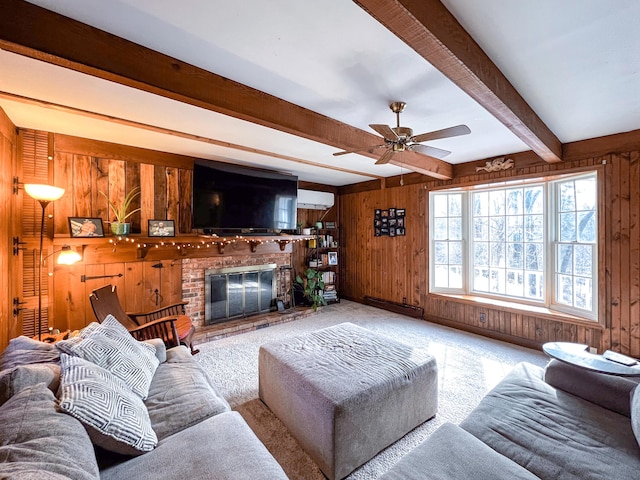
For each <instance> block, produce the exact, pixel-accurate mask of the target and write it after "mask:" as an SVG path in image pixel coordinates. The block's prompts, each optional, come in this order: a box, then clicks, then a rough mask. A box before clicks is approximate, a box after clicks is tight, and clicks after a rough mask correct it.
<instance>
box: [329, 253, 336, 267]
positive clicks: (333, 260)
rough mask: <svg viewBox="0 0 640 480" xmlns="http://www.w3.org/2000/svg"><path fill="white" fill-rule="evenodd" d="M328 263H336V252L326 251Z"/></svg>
mask: <svg viewBox="0 0 640 480" xmlns="http://www.w3.org/2000/svg"><path fill="white" fill-rule="evenodd" d="M327 257H328V261H327V263H328V264H329V265H338V252H327Z"/></svg>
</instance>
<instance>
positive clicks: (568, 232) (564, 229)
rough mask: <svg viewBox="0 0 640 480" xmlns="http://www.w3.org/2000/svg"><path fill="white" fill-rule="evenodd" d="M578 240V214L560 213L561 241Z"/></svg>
mask: <svg viewBox="0 0 640 480" xmlns="http://www.w3.org/2000/svg"><path fill="white" fill-rule="evenodd" d="M575 240H576V214H575V213H573V212H571V213H561V214H560V241H561V242H573V241H575Z"/></svg>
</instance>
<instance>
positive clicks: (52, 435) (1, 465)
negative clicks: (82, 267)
mask: <svg viewBox="0 0 640 480" xmlns="http://www.w3.org/2000/svg"><path fill="white" fill-rule="evenodd" d="M125 332H126V330H125ZM127 335H129V334H128V332H127ZM129 336H130V335H129ZM131 338H133V337H131ZM84 341H85V343H84V344H80V343H78V342H77V341H71V342H70V343H67V344H66V345H65V344H63V345H62V346H61V348H57V347H56V346H53V345H48V344H45V343H42V342H36V341H34V340H31V339H29V338H27V337H18V338H15V339H13V340H12V341H11V342H10V344H9V346H8V348H7V349H6V350H5V352H4V353H3V354H2V356H1V357H0V370H1V371H0V425H1V426H2V427H1V428H0V478H20V479H36V478H37V479H39V478H51V479H56V480H57V479H64V478H72V479H82V480H84V479H98V478H100V479H107V480H112V479H113V480H116V479H123V478H154V479H163V478H166V479H176V478H189V479H190V480H193V479H211V478H215V479H234V480H237V479H251V480H260V479H264V480H273V479H286V478H287V476H286V475H285V473H284V471H283V470H282V468H281V467H280V465H279V464H278V463H277V462H276V460H275V459H274V458H273V457H272V456H271V454H270V453H269V452H268V451H267V449H266V448H265V446H264V445H263V444H262V443H261V442H260V440H259V439H258V438H257V437H256V436H255V434H254V433H253V432H252V430H251V429H250V428H249V426H248V425H247V424H246V422H245V421H244V420H243V418H242V417H241V416H240V414H238V413H237V412H233V411H231V409H230V407H229V404H228V403H227V402H226V400H225V399H224V398H222V397H221V396H220V395H219V394H218V393H217V392H216V389H215V388H214V386H213V385H211V384H210V382H209V380H208V378H207V376H206V374H205V372H204V371H203V370H202V369H201V367H200V366H199V365H198V364H197V363H196V362H195V361H194V360H193V358H192V356H191V354H190V352H189V351H188V350H187V348H185V347H183V346H180V347H176V348H172V349H169V350H165V347H164V344H163V343H162V342H161V341H151V342H144V345H145V349H143V350H144V355H147V354H148V353H149V352H151V355H152V357H153V358H151V357H148V356H147V357H145V360H144V361H141V360H140V359H135V361H134V362H133V364H131V363H129V364H128V363H127V360H130V359H131V358H133V357H130V358H125V359H123V361H122V362H121V363H120V364H119V365H115V366H114V365H99V364H100V358H97V357H100V351H101V350H100V349H97V350H96V349H94V348H93V346H92V345H90V343H88V342H87V341H86V339H85V340H84ZM140 343H141V344H142V342H140ZM147 347H149V348H150V350H149V348H147ZM118 348H119V349H120V348H121V347H118ZM82 349H83V350H82ZM66 352H72V354H69V353H66ZM96 352H97V353H96ZM92 355H93V356H92ZM96 355H97V357H96ZM83 357H85V358H83ZM86 358H91V359H92V361H90V362H87V361H86ZM96 358H97V359H96ZM110 358H111V356H110ZM93 361H95V362H96V363H93ZM146 361H149V362H150V365H152V370H153V373H152V375H151V376H149V377H148V379H146V380H145V379H144V378H143V379H141V380H140V379H138V380H139V381H138V380H136V382H133V384H132V385H129V386H130V387H131V388H130V389H128V390H130V391H129V393H131V391H135V392H138V393H139V394H138V395H135V394H134V395H133V396H131V395H128V394H121V393H118V389H121V390H122V389H125V384H126V383H127V381H129V380H130V379H131V377H133V376H136V375H137V372H136V373H135V375H134V374H133V373H132V372H133V370H135V366H137V365H140V364H141V363H145V362H146ZM134 364H135V366H134V367H133V369H132V370H129V367H131V366H132V365H134ZM96 365H99V366H96ZM153 365H155V368H153ZM104 370H110V371H111V373H113V375H115V377H120V378H123V379H124V380H125V382H121V381H120V380H118V379H117V378H116V379H115V380H114V377H113V376H112V375H107V374H106V373H105V372H104ZM143 370H144V369H143ZM96 375H97V376H96ZM92 376H93V377H92ZM87 377H92V378H89V380H87ZM83 382H84V383H83ZM129 383H131V382H129ZM87 392H90V393H87ZM128 396H129V397H130V398H127V397H128ZM143 397H144V398H143ZM114 399H115V403H114V405H115V406H110V405H109V404H110V403H111V401H112V400H114ZM83 402H85V404H83ZM87 402H88V403H87ZM130 427H131V428H130ZM139 432H144V435H143V436H142V437H141V438H137V437H136V435H137V434H138V433H139Z"/></svg>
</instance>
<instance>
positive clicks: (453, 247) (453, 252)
mask: <svg viewBox="0 0 640 480" xmlns="http://www.w3.org/2000/svg"><path fill="white" fill-rule="evenodd" d="M449 264H451V265H462V242H449Z"/></svg>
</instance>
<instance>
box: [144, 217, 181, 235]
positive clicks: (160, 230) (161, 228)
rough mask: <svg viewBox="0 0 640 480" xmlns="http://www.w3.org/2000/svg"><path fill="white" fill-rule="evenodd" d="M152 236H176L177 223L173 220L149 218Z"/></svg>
mask: <svg viewBox="0 0 640 480" xmlns="http://www.w3.org/2000/svg"><path fill="white" fill-rule="evenodd" d="M148 232H149V236H150V237H175V236H176V224H175V222H174V221H173V220H149V230H148Z"/></svg>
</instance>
